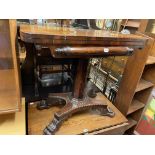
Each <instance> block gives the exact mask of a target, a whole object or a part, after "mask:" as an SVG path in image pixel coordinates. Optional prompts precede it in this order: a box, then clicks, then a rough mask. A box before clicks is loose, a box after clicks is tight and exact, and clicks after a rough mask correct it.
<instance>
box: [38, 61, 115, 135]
mask: <svg viewBox="0 0 155 155" xmlns="http://www.w3.org/2000/svg"><path fill="white" fill-rule="evenodd" d="M87 67H88V59H79V60H78V62H77V68H76V75H75V80H74V90H73V93H58V94H51V95H50V96H49V99H48V100H47V101H46V102H44V101H42V102H40V103H39V104H38V109H44V108H49V107H52V106H54V105H58V104H65V106H64V107H63V108H62V109H61V110H60V111H58V112H56V113H55V114H54V119H53V120H52V122H51V123H49V125H48V126H47V127H46V128H45V129H44V131H43V133H44V134H45V135H52V134H54V133H55V132H56V131H57V130H58V128H59V127H60V125H61V124H62V123H63V121H65V120H66V119H68V118H69V117H70V116H72V115H73V114H74V113H76V112H79V111H84V110H89V109H96V110H98V111H99V114H100V115H102V116H109V117H113V116H114V115H115V114H114V112H113V111H112V110H111V109H110V108H109V107H108V106H107V104H106V103H103V102H102V101H100V100H97V99H95V97H91V96H90V97H89V96H88V95H87V90H86V89H85V86H86V78H87Z"/></svg>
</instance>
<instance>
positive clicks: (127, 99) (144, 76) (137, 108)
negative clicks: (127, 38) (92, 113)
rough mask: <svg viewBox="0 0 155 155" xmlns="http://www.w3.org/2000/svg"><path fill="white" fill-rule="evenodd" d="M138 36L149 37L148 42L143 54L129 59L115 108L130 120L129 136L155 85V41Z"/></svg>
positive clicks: (140, 53)
mask: <svg viewBox="0 0 155 155" xmlns="http://www.w3.org/2000/svg"><path fill="white" fill-rule="evenodd" d="M137 33H138V32H137ZM138 34H139V35H142V36H145V37H147V38H148V42H147V44H146V46H145V48H144V49H143V50H142V51H141V52H137V53H135V54H134V55H133V56H131V57H129V58H128V60H127V63H126V66H125V69H124V73H123V77H122V80H121V83H120V86H119V90H118V93H117V96H116V101H115V106H116V107H117V108H118V109H119V110H120V111H121V112H122V113H123V114H124V115H125V116H126V117H127V118H128V123H129V125H128V127H127V129H126V133H127V134H132V133H133V131H134V130H135V128H136V126H137V123H138V122H139V120H140V118H141V115H142V112H143V110H144V108H145V106H146V105H147V103H148V102H149V99H150V96H151V92H152V89H153V87H154V83H155V80H153V79H154V78H153V75H154V72H153V71H151V70H150V68H151V69H152V68H153V64H154V63H155V61H154V57H153V55H151V52H152V49H153V45H154V39H153V38H151V37H149V36H148V35H144V34H142V33H138ZM154 71H155V70H154ZM151 79H152V80H151Z"/></svg>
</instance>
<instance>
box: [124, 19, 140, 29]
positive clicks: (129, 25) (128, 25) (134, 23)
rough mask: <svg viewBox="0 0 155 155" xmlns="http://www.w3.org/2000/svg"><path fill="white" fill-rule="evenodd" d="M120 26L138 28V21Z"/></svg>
mask: <svg viewBox="0 0 155 155" xmlns="http://www.w3.org/2000/svg"><path fill="white" fill-rule="evenodd" d="M121 25H122V26H125V27H133V28H138V27H139V26H140V22H138V21H129V20H128V21H127V23H126V24H125V23H122V24H121Z"/></svg>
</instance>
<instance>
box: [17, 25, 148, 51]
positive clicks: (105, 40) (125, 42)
mask: <svg viewBox="0 0 155 155" xmlns="http://www.w3.org/2000/svg"><path fill="white" fill-rule="evenodd" d="M20 36H21V39H22V40H23V41H25V42H29V43H40V44H42V43H43V44H59V45H60V44H67V45H73V44H74V45H75V44H78V45H81V44H83V45H87V44H91V45H102V46H128V47H137V48H143V47H144V45H145V42H146V40H147V38H144V37H142V36H139V35H134V34H121V33H118V32H111V31H104V30H90V29H76V28H66V27H51V26H47V25H45V26H39V25H20Z"/></svg>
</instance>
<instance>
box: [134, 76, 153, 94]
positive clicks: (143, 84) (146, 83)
mask: <svg viewBox="0 0 155 155" xmlns="http://www.w3.org/2000/svg"><path fill="white" fill-rule="evenodd" d="M152 86H154V84H153V83H151V82H149V81H145V80H144V79H140V81H139V83H138V85H137V88H136V90H135V92H139V91H141V90H144V89H147V88H150V87H152Z"/></svg>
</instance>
